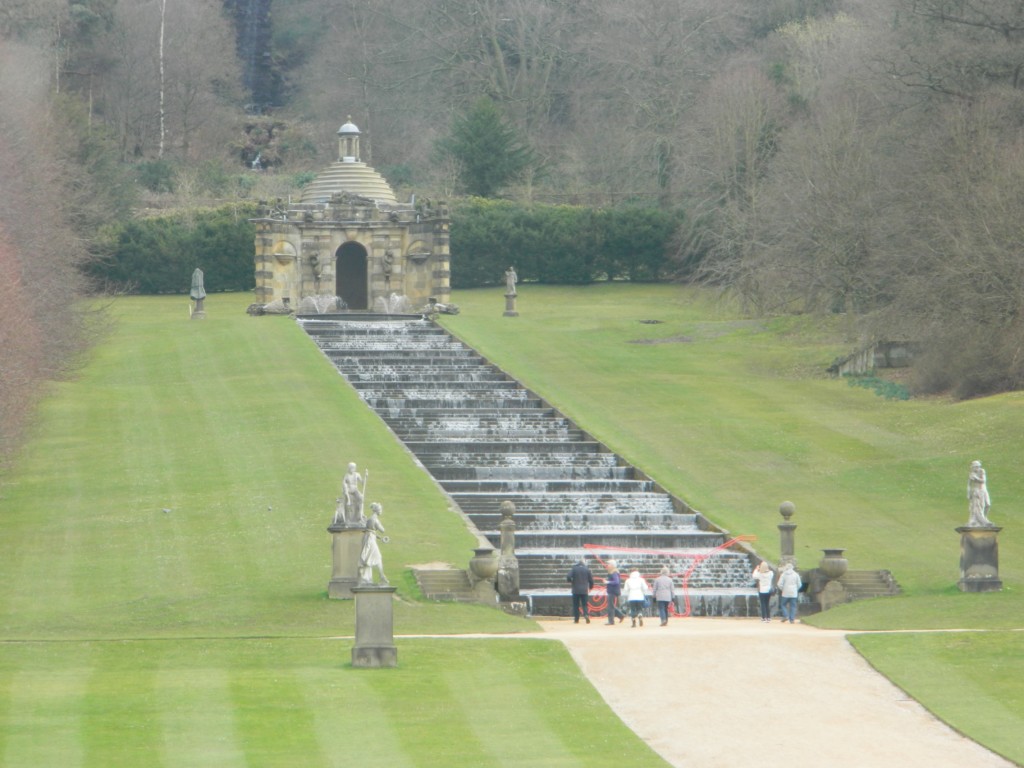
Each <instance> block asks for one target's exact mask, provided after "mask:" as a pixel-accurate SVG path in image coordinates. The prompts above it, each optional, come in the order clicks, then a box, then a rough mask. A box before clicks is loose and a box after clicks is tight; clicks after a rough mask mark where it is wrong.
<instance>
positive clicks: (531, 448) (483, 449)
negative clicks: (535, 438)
mask: <svg viewBox="0 0 1024 768" xmlns="http://www.w3.org/2000/svg"><path fill="white" fill-rule="evenodd" d="M405 444H406V446H408V448H409V450H410V451H412V452H413V453H415V454H416V455H417V456H418V457H419V458H420V460H421V461H422V462H423V463H424V464H425V465H426V466H428V467H429V466H431V463H432V461H433V457H434V456H435V455H437V456H442V455H445V454H451V453H453V452H455V451H456V447H457V448H458V452H459V453H461V454H462V456H463V457H464V459H463V462H464V463H465V464H467V465H471V466H472V465H479V464H482V463H483V462H481V461H479V460H478V457H481V456H484V455H488V454H490V455H493V456H495V457H496V458H497V461H499V462H500V461H501V459H502V457H504V456H512V455H515V456H522V455H526V456H528V457H532V456H536V457H537V458H538V459H543V458H544V457H546V456H554V455H556V454H561V455H566V454H570V453H578V454H598V453H600V452H602V451H603V450H604V447H603V446H602V445H601V444H600V443H598V442H596V441H594V440H560V441H558V442H557V443H552V442H547V443H542V442H533V443H531V442H527V441H525V440H517V441H516V442H515V443H508V442H502V441H500V440H486V441H479V440H468V441H453V442H452V443H450V444H445V443H441V442H438V441H436V440H409V441H406V443H405ZM555 446H557V448H558V451H555V450H553V448H554V447H555ZM421 454H422V455H421ZM428 460H429V461H428Z"/></svg>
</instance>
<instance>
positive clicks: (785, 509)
mask: <svg viewBox="0 0 1024 768" xmlns="http://www.w3.org/2000/svg"><path fill="white" fill-rule="evenodd" d="M794 512H796V504H794V503H793V502H792V501H784V502H782V503H781V504H779V514H780V515H782V516H783V517H784V518H786V519H787V520H789V518H791V517H792V516H793V513H794Z"/></svg>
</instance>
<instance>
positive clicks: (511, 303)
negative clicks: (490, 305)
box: [502, 293, 519, 317]
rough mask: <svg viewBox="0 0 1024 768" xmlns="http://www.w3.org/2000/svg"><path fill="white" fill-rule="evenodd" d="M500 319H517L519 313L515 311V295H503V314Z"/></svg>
mask: <svg viewBox="0 0 1024 768" xmlns="http://www.w3.org/2000/svg"><path fill="white" fill-rule="evenodd" d="M502 317H519V313H518V312H517V311H516V295H515V294H514V293H506V294H505V312H504V313H503V314H502Z"/></svg>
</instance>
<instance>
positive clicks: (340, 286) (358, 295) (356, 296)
mask: <svg viewBox="0 0 1024 768" xmlns="http://www.w3.org/2000/svg"><path fill="white" fill-rule="evenodd" d="M336 264H337V267H336V270H337V278H336V284H335V289H336V293H337V295H338V296H340V297H341V299H342V301H344V302H345V305H346V306H347V307H348V308H349V309H369V303H368V300H367V296H368V293H369V291H368V290H367V270H366V249H365V248H363V246H361V245H360V244H359V243H353V242H349V243H345V244H344V245H342V246H341V247H340V248H339V249H338V253H337V261H336Z"/></svg>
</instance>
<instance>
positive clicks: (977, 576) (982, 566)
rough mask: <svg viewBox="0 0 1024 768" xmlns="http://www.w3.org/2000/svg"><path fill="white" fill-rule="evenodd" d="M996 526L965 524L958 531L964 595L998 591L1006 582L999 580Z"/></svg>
mask: <svg viewBox="0 0 1024 768" xmlns="http://www.w3.org/2000/svg"><path fill="white" fill-rule="evenodd" d="M1001 530H1003V529H1002V528H1000V527H998V526H995V525H965V526H962V527H960V528H957V529H956V532H957V533H959V534H960V581H958V582H957V586H958V587H959V588H960V591H961V592H999V591H1000V590H1002V588H1003V582H1002V581H1001V580H1000V578H999V541H998V536H999V532H1000V531H1001Z"/></svg>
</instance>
